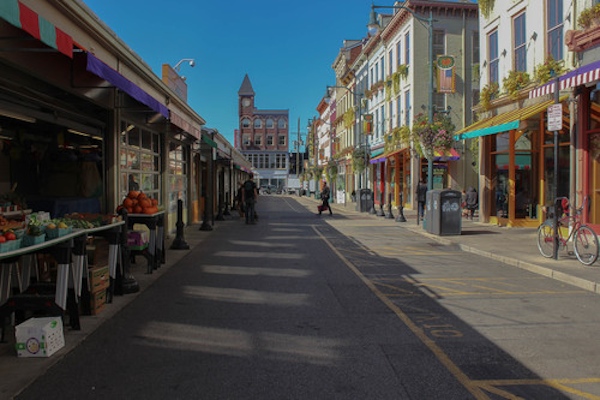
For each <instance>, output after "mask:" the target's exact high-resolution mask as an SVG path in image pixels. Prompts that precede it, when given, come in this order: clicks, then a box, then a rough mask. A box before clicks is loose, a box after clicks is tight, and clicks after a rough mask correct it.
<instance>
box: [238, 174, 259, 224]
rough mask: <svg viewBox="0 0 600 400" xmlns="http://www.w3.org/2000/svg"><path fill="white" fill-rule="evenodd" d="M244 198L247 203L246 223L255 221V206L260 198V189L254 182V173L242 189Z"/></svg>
mask: <svg viewBox="0 0 600 400" xmlns="http://www.w3.org/2000/svg"><path fill="white" fill-rule="evenodd" d="M242 200H243V202H244V205H245V214H246V223H247V224H254V223H255V217H256V216H255V214H254V207H255V205H256V201H257V200H258V189H257V188H256V183H255V182H254V175H252V174H250V176H249V177H248V180H247V181H246V182H244V190H242Z"/></svg>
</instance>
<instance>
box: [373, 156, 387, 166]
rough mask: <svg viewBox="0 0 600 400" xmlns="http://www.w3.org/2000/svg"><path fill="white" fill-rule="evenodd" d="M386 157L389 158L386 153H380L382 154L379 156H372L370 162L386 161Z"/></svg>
mask: <svg viewBox="0 0 600 400" xmlns="http://www.w3.org/2000/svg"><path fill="white" fill-rule="evenodd" d="M386 158H387V156H386V155H384V154H382V155H380V156H378V157H375V158H371V159H370V160H369V163H371V164H378V163H382V162H385V159H386Z"/></svg>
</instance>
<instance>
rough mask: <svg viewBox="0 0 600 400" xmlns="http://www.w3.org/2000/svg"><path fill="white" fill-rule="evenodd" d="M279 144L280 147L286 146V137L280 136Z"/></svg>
mask: <svg viewBox="0 0 600 400" xmlns="http://www.w3.org/2000/svg"><path fill="white" fill-rule="evenodd" d="M278 144H279V145H280V146H285V136H284V135H280V136H279V142H278Z"/></svg>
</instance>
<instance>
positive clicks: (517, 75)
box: [502, 71, 531, 98]
mask: <svg viewBox="0 0 600 400" xmlns="http://www.w3.org/2000/svg"><path fill="white" fill-rule="evenodd" d="M529 83H531V79H530V78H529V74H528V73H527V72H525V71H510V72H509V73H508V76H507V77H506V78H504V79H503V80H502V86H504V89H505V90H506V93H507V94H508V95H509V96H510V97H511V98H516V97H517V95H518V93H519V90H521V89H523V88H525V87H526V86H527V85H529Z"/></svg>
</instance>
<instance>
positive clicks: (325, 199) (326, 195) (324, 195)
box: [319, 182, 333, 215]
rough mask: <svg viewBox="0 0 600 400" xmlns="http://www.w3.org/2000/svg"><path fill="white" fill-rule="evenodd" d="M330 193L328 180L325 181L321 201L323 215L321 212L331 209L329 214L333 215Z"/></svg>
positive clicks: (320, 209)
mask: <svg viewBox="0 0 600 400" xmlns="http://www.w3.org/2000/svg"><path fill="white" fill-rule="evenodd" d="M330 195H331V190H330V189H329V186H327V182H323V189H322V190H321V201H322V202H323V203H322V204H321V208H319V215H321V212H323V211H325V210H329V215H333V212H332V211H331V206H330V205H329V196H330Z"/></svg>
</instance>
